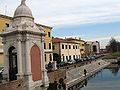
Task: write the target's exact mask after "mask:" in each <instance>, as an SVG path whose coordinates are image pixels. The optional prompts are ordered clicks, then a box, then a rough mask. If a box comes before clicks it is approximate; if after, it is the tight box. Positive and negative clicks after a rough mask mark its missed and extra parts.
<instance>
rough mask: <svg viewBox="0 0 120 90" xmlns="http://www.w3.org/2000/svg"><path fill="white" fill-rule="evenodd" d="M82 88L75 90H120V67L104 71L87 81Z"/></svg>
mask: <svg viewBox="0 0 120 90" xmlns="http://www.w3.org/2000/svg"><path fill="white" fill-rule="evenodd" d="M79 85H81V84H79ZM77 87H78V86H77ZM80 87H81V88H79V89H73V90H120V66H116V67H114V68H111V69H107V68H106V69H103V70H102V71H100V72H98V73H97V74H95V75H93V76H92V77H90V78H89V79H87V80H85V81H84V83H83V84H82V85H81V86H80Z"/></svg>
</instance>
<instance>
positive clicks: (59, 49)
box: [52, 38, 81, 62]
mask: <svg viewBox="0 0 120 90" xmlns="http://www.w3.org/2000/svg"><path fill="white" fill-rule="evenodd" d="M52 42H53V59H54V60H55V61H57V60H56V59H58V58H56V57H54V56H57V55H58V56H57V57H60V58H59V59H60V61H65V62H67V61H68V60H73V59H78V58H81V54H80V46H79V43H76V42H73V41H69V40H67V39H61V38H53V39H52Z"/></svg>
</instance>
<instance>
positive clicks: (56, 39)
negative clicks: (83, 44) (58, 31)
mask: <svg viewBox="0 0 120 90" xmlns="http://www.w3.org/2000/svg"><path fill="white" fill-rule="evenodd" d="M52 42H53V43H76V42H73V41H70V40H67V39H62V38H53V39H52ZM76 44H78V43H76Z"/></svg>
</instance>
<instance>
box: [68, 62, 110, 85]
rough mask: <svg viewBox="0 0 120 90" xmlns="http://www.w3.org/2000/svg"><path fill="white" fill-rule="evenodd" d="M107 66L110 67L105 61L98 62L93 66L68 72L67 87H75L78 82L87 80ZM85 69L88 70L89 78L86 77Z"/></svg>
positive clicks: (88, 65) (92, 64) (89, 65)
mask: <svg viewBox="0 0 120 90" xmlns="http://www.w3.org/2000/svg"><path fill="white" fill-rule="evenodd" d="M107 65H109V63H108V62H105V61H103V60H97V61H96V62H92V63H91V64H87V65H84V66H81V67H78V68H75V69H71V70H69V71H67V72H66V85H67V87H71V86H72V85H75V84H77V83H78V82H80V81H83V80H85V79H86V78H87V77H89V76H91V75H92V74H94V73H96V72H98V71H99V70H101V69H103V68H104V67H106V66H107ZM84 69H86V70H87V76H84Z"/></svg>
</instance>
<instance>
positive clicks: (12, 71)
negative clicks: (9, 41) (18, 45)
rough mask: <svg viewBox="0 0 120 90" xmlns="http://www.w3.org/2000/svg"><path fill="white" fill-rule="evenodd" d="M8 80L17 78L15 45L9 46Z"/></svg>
mask: <svg viewBox="0 0 120 90" xmlns="http://www.w3.org/2000/svg"><path fill="white" fill-rule="evenodd" d="M8 52H9V80H10V81H13V80H17V75H16V74H17V73H18V68H17V51H16V49H15V47H13V46H12V47H10V48H9V50H8Z"/></svg>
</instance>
